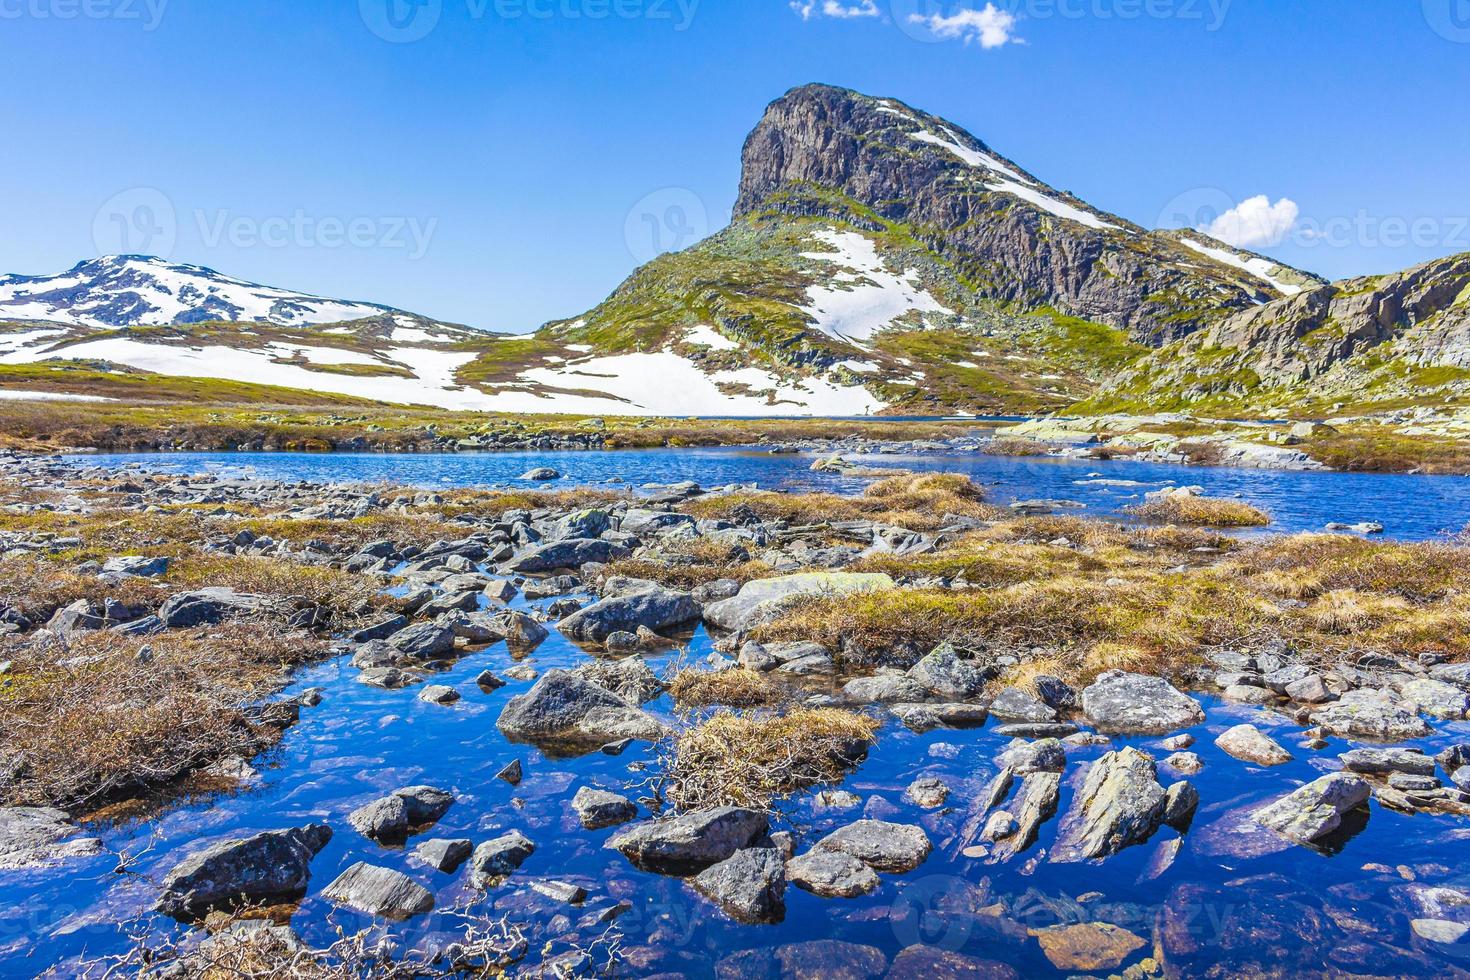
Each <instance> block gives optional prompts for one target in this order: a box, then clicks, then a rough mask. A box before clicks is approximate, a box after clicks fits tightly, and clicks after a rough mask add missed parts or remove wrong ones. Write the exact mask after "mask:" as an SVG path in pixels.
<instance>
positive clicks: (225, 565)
mask: <svg viewBox="0 0 1470 980" xmlns="http://www.w3.org/2000/svg"><path fill="white" fill-rule="evenodd" d="M168 581H169V583H170V584H172V585H175V586H178V587H180V588H184V589H192V588H203V587H206V586H223V587H225V588H230V589H234V590H235V591H237V592H248V593H252V594H254V595H264V596H271V597H272V598H276V599H301V600H305V601H307V602H310V603H313V604H316V605H321V606H324V607H326V608H327V609H328V610H330V611H331V612H332V613H334V614H336V615H337V616H339V617H353V616H360V615H365V614H367V613H370V612H372V611H373V609H375V608H377V607H379V606H382V605H386V604H388V603H389V602H390V601H391V600H389V599H388V598H387V597H385V596H384V595H383V594H382V592H381V590H380V588H379V586H378V584H377V583H376V582H375V581H373V580H372V579H370V578H365V577H363V576H361V575H354V574H352V573H351V572H345V571H342V570H340V569H336V568H328V567H323V566H319V565H299V564H296V563H295V562H290V561H284V560H282V559H279V558H267V557H263V556H258V555H208V554H203V555H197V556H194V557H190V558H186V559H183V560H181V561H179V562H176V563H175V565H174V566H173V567H171V568H170V569H169V572H168Z"/></svg>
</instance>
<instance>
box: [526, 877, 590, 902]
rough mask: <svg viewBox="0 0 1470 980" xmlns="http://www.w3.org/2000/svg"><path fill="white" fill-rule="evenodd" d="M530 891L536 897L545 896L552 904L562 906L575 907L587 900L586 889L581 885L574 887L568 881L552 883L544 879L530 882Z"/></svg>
mask: <svg viewBox="0 0 1470 980" xmlns="http://www.w3.org/2000/svg"><path fill="white" fill-rule="evenodd" d="M531 890H532V891H534V892H536V893H537V894H538V895H545V896H546V897H547V898H549V899H551V900H552V901H553V902H561V903H562V904H563V905H575V904H577V903H578V902H581V901H583V900H585V899H586V898H587V889H585V888H583V887H582V886H581V885H574V884H572V883H571V882H570V881H552V880H550V879H544V880H541V881H533V882H531Z"/></svg>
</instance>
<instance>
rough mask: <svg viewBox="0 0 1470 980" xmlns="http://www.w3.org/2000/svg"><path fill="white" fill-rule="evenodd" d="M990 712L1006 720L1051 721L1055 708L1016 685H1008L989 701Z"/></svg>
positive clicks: (1054, 714)
mask: <svg viewBox="0 0 1470 980" xmlns="http://www.w3.org/2000/svg"><path fill="white" fill-rule="evenodd" d="M990 713H991V714H992V715H994V716H995V717H997V718H1003V719H1005V720H1006V721H1027V722H1052V721H1056V720H1057V713H1056V710H1055V709H1053V708H1050V707H1048V706H1047V705H1045V704H1043V703H1042V702H1041V701H1040V700H1038V699H1037V698H1035V697H1033V696H1032V695H1031V694H1029V693H1028V692H1026V691H1023V690H1021V689H1020V688H1018V687H1008V688H1005V689H1004V690H1002V691H1001V692H1000V693H999V694H997V695H996V696H995V699H994V700H992V701H991V702H990Z"/></svg>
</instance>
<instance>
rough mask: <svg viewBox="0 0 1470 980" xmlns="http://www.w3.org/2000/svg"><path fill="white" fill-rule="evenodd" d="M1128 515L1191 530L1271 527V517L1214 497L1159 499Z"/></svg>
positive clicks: (1254, 508)
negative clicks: (1184, 526) (1189, 527)
mask: <svg viewBox="0 0 1470 980" xmlns="http://www.w3.org/2000/svg"><path fill="white" fill-rule="evenodd" d="M1128 513H1130V514H1132V515H1133V516H1135V517H1139V518H1142V519H1143V520H1146V521H1159V522H1160V523H1169V524H1186V525H1191V526H1195V527H1265V526H1267V525H1268V524H1270V523H1271V515H1270V514H1268V513H1266V512H1265V511H1263V510H1261V509H1260V508H1257V507H1252V506H1251V505H1250V504H1247V503H1242V502H1241V501H1239V500H1219V499H1216V498H1214V497H1191V496H1184V495H1179V496H1171V497H1163V498H1161V499H1159V500H1150V501H1149V502H1148V503H1146V504H1139V505H1138V506H1137V507H1129V508H1128Z"/></svg>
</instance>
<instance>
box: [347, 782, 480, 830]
mask: <svg viewBox="0 0 1470 980" xmlns="http://www.w3.org/2000/svg"><path fill="white" fill-rule="evenodd" d="M453 805H454V794H453V793H449V792H446V791H445V790H442V789H436V788H434V787H433V786H405V787H403V788H402V789H396V790H394V791H393V792H392V793H390V794H389V795H387V796H385V797H383V798H382V799H378V800H374V801H372V802H371V803H366V804H364V805H362V806H360V807H358V808H357V809H356V810H353V811H352V812H351V813H349V814H348V815H347V822H348V823H350V824H352V826H353V827H354V828H355V829H356V830H357V831H358V832H359V833H361V834H362V835H363V836H364V837H369V838H371V839H373V840H375V841H378V842H379V843H389V844H397V843H401V842H402V841H404V840H405V839H407V837H408V834H409V831H410V830H412V829H413V828H415V827H422V826H425V825H427V824H431V823H434V822H436V821H437V820H438V819H439V818H440V817H442V816H444V814H445V813H447V812H448V811H449V808H450V807H451V806H453Z"/></svg>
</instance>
